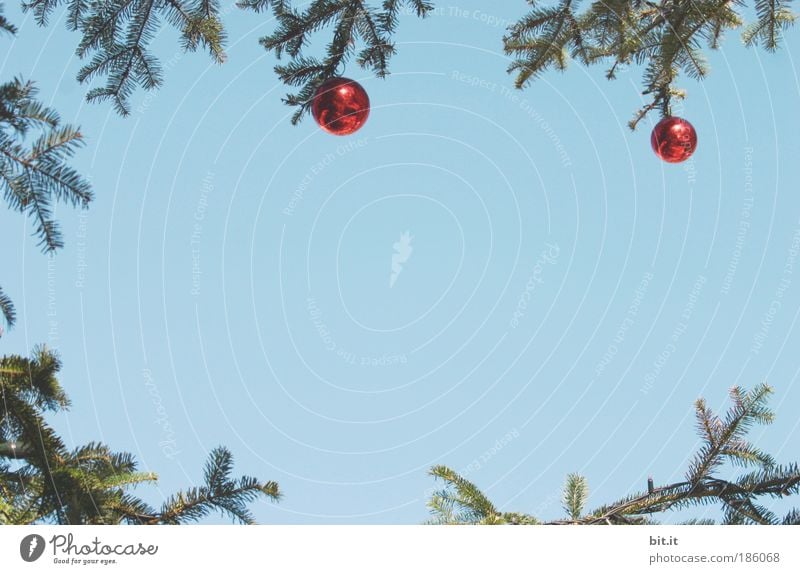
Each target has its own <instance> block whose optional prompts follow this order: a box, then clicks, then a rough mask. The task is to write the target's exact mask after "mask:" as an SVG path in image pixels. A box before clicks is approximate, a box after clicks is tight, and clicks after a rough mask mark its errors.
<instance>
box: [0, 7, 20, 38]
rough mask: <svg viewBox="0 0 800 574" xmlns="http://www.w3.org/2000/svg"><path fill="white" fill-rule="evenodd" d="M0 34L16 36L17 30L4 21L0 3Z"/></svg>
mask: <svg viewBox="0 0 800 574" xmlns="http://www.w3.org/2000/svg"><path fill="white" fill-rule="evenodd" d="M0 32H6V33H8V34H16V33H17V29H16V27H14V25H13V24H11V22H9V21H8V20H6V18H5V16H3V4H2V3H0Z"/></svg>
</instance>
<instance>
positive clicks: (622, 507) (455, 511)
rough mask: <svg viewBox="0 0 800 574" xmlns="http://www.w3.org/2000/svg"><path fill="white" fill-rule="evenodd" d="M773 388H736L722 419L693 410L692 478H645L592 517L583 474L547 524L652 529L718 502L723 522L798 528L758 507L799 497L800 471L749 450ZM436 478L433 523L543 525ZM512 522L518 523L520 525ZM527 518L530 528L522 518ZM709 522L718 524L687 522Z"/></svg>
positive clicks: (449, 476)
mask: <svg viewBox="0 0 800 574" xmlns="http://www.w3.org/2000/svg"><path fill="white" fill-rule="evenodd" d="M771 393H772V389H771V388H770V387H769V386H767V385H766V384H761V385H758V386H757V387H755V388H754V389H753V390H751V391H749V392H746V391H744V390H743V389H741V388H739V387H734V388H733V389H731V392H730V396H731V400H732V402H733V405H732V406H731V407H730V408H729V409H728V411H727V412H726V414H725V416H724V417H722V418H720V417H718V416H716V415H715V414H714V413H713V412H711V410H710V409H708V407H707V406H706V403H705V401H704V400H703V399H699V400H698V401H697V402H696V404H695V415H696V420H697V423H696V424H697V430H698V433H699V434H700V437H701V438H702V439H703V445H702V446H701V448H700V450H699V452H698V453H697V455H696V456H695V458H694V460H693V462H692V463H691V465H690V469H689V472H688V473H687V479H686V480H684V481H681V482H676V483H673V484H668V485H665V486H660V487H656V486H655V485H654V484H653V480H652V478H650V479H648V485H647V490H646V491H645V492H640V493H634V494H631V495H628V496H625V497H623V498H621V499H619V500H617V501H615V502H613V503H611V504H607V505H603V506H601V507H599V508H597V509H596V510H594V511H593V512H591V513H589V514H588V515H585V516H584V515H583V506H584V503H585V500H586V498H587V496H588V489H587V487H586V480H585V479H584V478H583V477H581V476H578V475H574V474H571V475H569V476H568V477H567V484H566V487H565V489H564V495H563V503H564V510H565V512H566V513H567V515H568V517H567V518H566V519H559V520H553V521H549V522H545V524H587V525H588V524H651V523H653V520H652V519H651V518H650V517H651V516H652V515H654V514H658V513H663V512H666V511H668V510H672V509H680V508H686V507H691V506H697V505H707V504H719V505H721V507H722V510H723V518H724V520H723V522H724V523H725V524H778V523H781V522H783V523H784V524H794V523H797V522H798V520H800V514H798V511H797V510H794V511H792V512H790V513H789V514H788V515H787V516H785V517H784V518H783V519H779V518H778V517H777V516H776V515H775V513H774V512H772V511H771V510H770V509H769V508H767V507H766V506H764V505H763V504H761V503H759V499H760V498H761V497H764V496H766V497H772V498H782V497H785V496H791V495H797V494H800V466H798V465H797V464H796V463H792V464H789V465H778V464H776V463H775V461H774V460H773V459H772V457H771V456H769V455H767V454H766V453H762V452H761V451H759V450H758V449H756V448H754V447H752V446H751V445H750V444H749V443H748V442H747V441H746V440H745V435H746V434H747V432H748V430H749V429H750V428H751V426H752V424H754V423H759V424H769V423H770V422H771V421H772V419H773V413H772V411H771V410H770V409H769V408H768V407H767V406H766V401H767V399H768V397H769V395H770V394H771ZM726 461H727V462H730V463H732V464H734V465H735V464H740V465H751V466H752V465H754V466H756V467H757V468H756V469H755V470H752V471H751V472H749V473H747V474H744V475H741V476H739V477H738V478H736V479H735V480H727V479H723V478H719V477H718V476H715V474H714V472H715V471H716V470H718V469H719V468H720V467H721V465H722V464H723V462H726ZM431 474H432V475H434V476H435V477H437V478H440V479H442V480H444V481H445V483H446V484H445V488H444V489H443V490H440V491H437V492H435V493H434V494H433V496H431V498H430V501H429V502H428V508H429V509H430V511H431V513H432V515H433V519H432V520H431V522H432V523H436V524H518V523H538V522H536V521H535V519H534V518H533V517H531V516H530V515H524V514H523V515H512V514H511V513H498V512H497V511H496V510H495V508H494V506H492V504H491V502H490V501H489V500H488V499H487V498H486V497H485V495H483V493H481V492H480V490H478V488H477V487H476V486H475V485H474V484H472V483H470V482H468V481H467V480H465V479H464V478H463V477H460V476H459V475H458V474H456V473H455V472H453V471H452V470H450V469H448V468H446V467H434V468H433V469H432V470H431ZM512 516H517V517H521V518H522V520H523V522H520V521H519V518H518V519H517V521H515V520H514V519H513V518H512ZM527 519H530V522H524V520H527ZM690 523H692V524H709V523H713V521H708V520H700V521H690Z"/></svg>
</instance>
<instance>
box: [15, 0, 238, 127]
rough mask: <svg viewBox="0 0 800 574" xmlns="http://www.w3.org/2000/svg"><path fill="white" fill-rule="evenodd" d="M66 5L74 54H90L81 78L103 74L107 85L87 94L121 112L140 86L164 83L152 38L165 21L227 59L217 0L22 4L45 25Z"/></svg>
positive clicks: (189, 42)
mask: <svg viewBox="0 0 800 574" xmlns="http://www.w3.org/2000/svg"><path fill="white" fill-rule="evenodd" d="M62 5H66V6H67V18H66V26H67V28H68V29H69V30H73V31H78V32H80V34H81V39H80V41H79V43H78V47H77V49H76V54H77V55H78V56H79V57H80V58H81V59H88V60H89V61H88V63H87V64H86V65H84V66H83V67H82V68H81V70H80V71H79V73H78V81H79V82H81V83H86V82H89V81H90V80H92V79H93V78H95V77H98V76H99V77H102V78H104V79H105V85H104V86H102V87H97V88H93V89H91V90H90V91H89V92H88V93H87V100H88V101H93V102H100V101H105V100H111V101H112V104H113V107H114V109H115V110H116V111H117V112H118V113H119V114H120V115H128V114H129V113H130V103H129V100H130V97H131V95H132V94H133V92H134V91H135V90H136V89H137V88H141V89H144V90H154V89H156V88H158V87H159V86H161V84H162V83H163V75H162V70H161V64H160V62H159V60H158V58H156V57H155V56H154V55H153V54H152V53H151V51H150V44H151V42H152V40H153V38H155V36H156V34H157V33H158V32H159V31H160V30H161V28H162V27H163V26H164V25H165V24H166V25H169V26H171V27H172V28H174V29H175V30H177V31H178V33H179V34H180V43H181V46H182V48H183V49H184V51H186V52H195V51H197V50H198V49H200V48H204V49H205V50H206V51H207V52H208V53H209V55H210V56H211V58H212V59H213V60H214V61H215V62H217V63H222V62H224V60H225V51H224V45H225V42H226V40H227V36H226V32H225V28H224V26H223V23H222V10H221V7H220V2H219V0H109V1H107V2H90V1H89V0H27V1H24V2H23V10H25V11H29V12H32V13H33V14H34V17H35V19H36V22H37V23H38V24H39V25H41V26H46V25H48V23H49V17H50V16H51V15H52V13H53V11H54V10H56V9H57V8H59V7H60V6H62Z"/></svg>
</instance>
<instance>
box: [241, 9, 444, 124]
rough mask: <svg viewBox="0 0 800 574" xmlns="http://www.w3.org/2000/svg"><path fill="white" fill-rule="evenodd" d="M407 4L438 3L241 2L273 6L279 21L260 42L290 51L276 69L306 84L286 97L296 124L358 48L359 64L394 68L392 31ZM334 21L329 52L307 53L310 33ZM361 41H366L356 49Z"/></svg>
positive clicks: (382, 72)
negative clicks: (293, 109)
mask: <svg viewBox="0 0 800 574" xmlns="http://www.w3.org/2000/svg"><path fill="white" fill-rule="evenodd" d="M403 5H409V6H411V8H412V9H413V10H414V12H415V13H416V15H417V16H418V17H422V18H424V17H425V16H427V15H428V14H429V12H430V11H431V10H432V9H433V5H432V4H431V3H430V2H427V1H424V0H384V2H383V5H382V7H381V9H380V10H379V9H377V8H375V7H371V6H369V5H367V3H366V2H365V1H364V0H313V1H312V2H311V3H310V4H309V5H308V7H307V8H306V9H305V10H303V11H300V10H297V9H296V8H293V7H292V3H291V2H289V1H288V0H286V1H280V2H269V1H265V0H245V1H243V2H240V3H239V6H240V7H242V8H246V9H250V10H253V11H255V12H261V11H265V10H267V9H268V8H271V9H272V10H273V13H274V15H275V18H276V19H277V22H278V27H277V29H276V30H275V31H274V32H273V33H272V34H270V35H268V36H265V37H263V38H261V39H260V40H259V42H260V44H261V45H262V46H264V48H265V49H266V50H267V51H269V52H273V53H274V54H275V57H276V58H277V59H281V58H282V56H283V55H284V54H286V55H287V56H288V57H289V58H290V61H289V63H288V64H285V65H276V66H275V73H276V74H277V75H278V77H279V78H280V79H281V81H282V82H283V83H285V84H286V85H289V86H295V87H299V88H300V89H299V91H297V92H295V93H290V94H287V95H286V97H284V98H283V101H284V103H286V104H287V105H289V106H294V107H297V108H298V110H297V111H296V112H295V114H294V115H293V116H292V123H294V124H296V123H298V122H299V121H300V119H301V118H302V117H303V116H304V115H305V114H306V113H307V112H308V111H310V109H311V99H312V98H313V96H314V94H315V92H316V90H317V88H318V87H319V86H320V85H321V84H322V83H323V82H325V81H326V80H328V79H330V78H332V77H334V76H337V75H340V74H341V73H342V71H343V68H344V67H345V66H346V65H347V63H348V61H349V60H350V58H351V57H352V56H353V55H354V54H357V56H356V65H358V66H359V67H361V68H363V69H370V70H372V72H373V73H374V74H375V75H376V76H378V77H381V78H382V77H385V76H386V75H387V74H388V73H389V59H390V58H391V56H392V55H394V53H395V49H394V44H393V43H392V41H391V36H392V35H393V34H394V32H395V31H396V27H397V21H398V15H399V11H400V9H401V7H402V6H403ZM328 27H332V28H333V37H332V39H331V41H330V42H329V43H328V45H327V48H326V55H325V58H324V59H322V60H319V59H317V58H314V57H310V56H306V55H304V53H303V49H304V48H305V47H306V46H307V44H308V43H309V42H308V38H309V36H310V35H312V34H314V33H317V32H320V31H321V30H323V29H325V28H328ZM358 44H363V45H364V47H363V48H361V49H360V50H358V51H356V46H357V45H358Z"/></svg>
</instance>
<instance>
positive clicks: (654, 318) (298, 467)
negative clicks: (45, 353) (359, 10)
mask: <svg viewBox="0 0 800 574" xmlns="http://www.w3.org/2000/svg"><path fill="white" fill-rule="evenodd" d="M437 4H438V6H439V9H438V10H437V12H436V13H435V14H434V15H433V16H432V17H430V18H429V19H427V20H426V21H418V20H416V19H415V18H413V17H411V16H405V17H403V18H402V19H401V22H400V28H399V33H398V35H397V37H396V40H397V49H398V54H397V56H396V57H395V58H394V59H393V60H392V65H391V70H392V72H393V73H392V75H391V76H389V77H388V78H387V79H386V80H378V79H375V78H372V77H370V76H369V75H368V74H366V73H364V72H363V71H362V70H359V69H357V68H356V67H355V66H351V67H349V68H348V69H347V71H346V73H347V75H348V76H350V77H353V78H355V79H358V80H359V81H361V82H362V84H363V85H364V87H365V88H366V89H367V90H368V92H369V94H370V98H371V101H372V105H373V107H372V113H371V116H370V119H369V121H368V123H367V125H366V126H365V127H364V128H363V129H362V130H361V131H360V132H358V133H357V134H355V135H353V136H350V137H348V138H336V137H333V136H330V135H328V134H326V133H324V132H322V131H321V130H319V129H317V128H316V126H315V125H314V124H313V121H311V119H310V118H307V119H306V120H305V121H303V122H302V123H301V124H300V125H299V126H292V125H291V124H290V122H289V118H290V115H291V113H292V110H291V109H289V108H287V107H286V106H284V105H283V104H282V103H281V102H280V97H281V96H282V95H283V94H284V93H285V89H284V87H283V86H282V85H281V84H280V83H279V82H278V80H277V78H276V77H275V75H274V73H273V71H272V66H273V65H274V63H275V62H274V59H273V57H272V56H271V55H269V54H267V53H266V52H265V51H264V50H263V49H262V48H261V47H260V46H259V45H258V42H257V39H258V38H259V37H260V36H263V35H265V34H266V33H268V32H269V30H271V29H272V23H271V19H270V17H264V16H263V15H253V14H249V13H241V12H239V11H238V10H230V11H228V13H227V14H226V25H227V26H228V28H229V35H230V38H231V40H230V42H229V47H228V56H229V58H228V61H227V62H226V63H225V64H224V65H223V66H217V65H213V64H211V63H210V61H209V59H208V58H207V57H206V56H204V55H202V54H188V55H184V54H182V53H181V51H180V50H179V48H178V45H177V41H176V38H175V34H174V33H172V32H171V31H164V32H163V33H162V34H160V35H159V37H158V38H157V39H156V42H155V44H156V45H157V48H158V54H159V55H160V56H161V58H162V61H163V62H164V64H165V68H166V70H165V71H166V83H165V85H164V87H163V89H161V90H160V91H158V92H154V93H150V94H144V93H137V94H136V96H135V98H134V100H133V112H132V114H131V116H130V117H127V118H120V117H118V116H116V115H115V113H114V112H113V111H112V110H111V108H110V106H108V105H87V104H86V103H85V102H84V101H83V94H84V92H85V87H82V86H79V85H77V83H76V82H75V80H74V77H75V74H76V72H77V70H78V69H79V67H80V62H79V61H78V60H77V58H76V57H75V56H74V55H73V54H74V47H75V45H76V43H77V37H76V36H75V35H74V34H71V33H69V32H67V31H65V30H64V29H63V14H62V13H58V15H57V16H56V17H54V18H53V19H52V25H51V27H49V28H47V29H37V27H36V26H35V24H34V23H33V21H32V19H31V18H30V17H29V16H23V15H22V14H20V12H19V9H18V6H15V5H7V6H6V12H7V14H8V16H9V17H10V18H11V19H12V21H14V22H15V23H17V24H18V25H19V27H20V32H19V34H18V37H17V38H16V39H8V38H3V39H2V43H3V50H2V52H0V70H2V78H3V79H4V80H8V79H10V78H11V77H13V76H14V75H21V76H23V77H25V78H31V79H34V80H36V82H37V83H38V85H39V87H40V88H41V98H42V99H43V100H44V101H45V102H47V103H49V104H51V105H53V106H54V107H56V108H57V109H58V110H59V111H60V112H61V114H62V117H63V118H64V120H65V121H68V122H71V123H74V124H79V125H80V126H81V128H82V131H83V133H85V134H86V142H87V145H86V147H85V148H84V149H83V150H81V152H80V153H79V154H78V155H77V157H76V158H75V162H74V163H75V165H76V166H77V167H78V168H80V169H81V171H82V172H83V173H85V174H87V175H88V176H89V177H91V180H92V183H93V185H94V189H95V192H96V196H97V197H96V201H95V202H94V203H93V204H92V206H91V208H90V210H89V211H87V212H83V213H80V212H76V211H73V210H71V209H69V208H64V207H62V208H59V210H58V216H59V219H60V220H61V222H62V224H63V229H64V235H65V239H66V248H65V249H63V250H62V251H60V252H59V253H58V254H57V256H56V257H55V258H52V259H51V258H48V257H47V256H45V255H42V254H41V253H39V252H38V251H37V248H36V242H35V240H34V239H33V238H31V237H30V235H31V231H32V228H31V225H30V222H29V221H27V220H25V219H24V218H22V217H20V216H19V215H17V214H11V213H8V212H6V211H1V212H0V240H1V241H2V244H3V245H4V246H5V247H4V248H3V254H4V257H3V259H4V266H3V267H4V273H3V277H2V285H3V288H4V290H5V291H6V292H7V293H8V294H9V295H10V296H11V297H12V298H13V299H14V301H15V302H16V304H17V308H18V312H19V315H20V317H19V322H18V325H17V327H16V328H15V329H14V330H13V331H12V332H10V333H8V334H6V335H5V336H4V337H3V339H2V352H3V353H12V352H16V353H22V354H26V353H27V352H28V350H29V349H30V348H31V347H32V346H33V345H34V344H37V343H47V344H49V345H50V346H52V347H54V348H56V349H57V350H58V351H59V352H60V354H61V356H62V359H63V361H64V368H63V372H62V377H61V378H62V382H63V384H64V386H65V387H66V389H67V391H68V393H69V395H70V396H71V398H72V400H73V404H74V406H73V407H72V409H71V410H70V411H69V412H67V413H65V414H63V415H58V416H56V417H55V419H54V424H56V426H57V427H58V428H59V429H60V430H62V431H63V432H64V434H65V436H66V437H67V440H68V442H69V443H71V444H74V445H78V444H82V443H85V442H88V441H90V440H94V439H102V440H103V441H106V442H108V443H109V444H111V445H112V447H114V448H115V449H119V450H128V451H131V452H133V453H134V454H136V456H137V457H138V458H139V459H140V460H141V461H142V465H143V467H144V468H146V469H148V470H153V471H156V472H158V473H159V475H160V478H161V480H160V483H159V489H156V490H152V491H149V492H147V493H146V494H145V495H146V497H147V498H148V499H150V500H152V501H158V500H160V499H161V498H162V497H163V496H165V495H167V494H169V493H170V492H171V491H173V490H175V489H177V488H180V487H182V486H185V485H187V484H191V483H192V482H194V481H197V480H199V478H200V469H201V466H202V464H203V462H204V459H205V457H206V454H207V452H208V451H209V450H210V449H211V448H213V447H214V446H216V445H218V444H224V445H227V446H229V447H230V448H231V449H232V450H233V452H234V454H235V456H236V462H237V470H238V471H239V472H241V473H247V474H251V475H257V476H259V477H261V478H264V479H272V480H277V481H278V482H279V483H280V485H281V487H282V489H283V491H284V493H285V498H284V500H283V501H282V502H281V503H280V504H278V505H274V504H268V503H264V504H259V505H256V507H255V509H254V510H255V513H256V516H257V518H258V520H259V521H261V522H270V523H418V522H421V521H423V520H425V519H426V517H427V511H426V509H425V506H424V501H425V498H426V497H427V495H428V494H429V492H430V489H431V488H432V487H434V486H435V485H434V483H433V481H432V480H431V479H430V478H429V477H428V476H427V475H426V471H427V469H428V468H429V467H430V466H431V465H433V464H438V463H443V464H447V465H449V466H452V467H453V468H455V469H457V470H461V471H463V472H464V474H466V475H467V477H468V478H469V479H470V480H473V481H474V482H476V483H477V484H478V485H479V486H481V487H482V488H484V489H485V491H486V492H487V493H488V494H489V495H490V496H491V498H492V499H493V500H494V501H496V503H497V505H498V506H500V507H501V508H503V509H506V510H518V511H527V512H532V513H535V514H537V515H539V516H541V517H543V518H554V517H558V516H560V512H561V511H560V503H559V501H558V496H559V489H560V487H561V485H562V483H563V480H564V477H565V475H566V474H567V473H569V472H580V473H582V474H584V475H586V476H587V477H588V479H589V484H590V487H591V489H592V495H591V500H590V505H594V504H601V503H603V502H607V501H609V500H610V499H612V498H615V497H617V496H621V495H624V494H625V493H627V492H630V491H631V490H635V489H641V488H644V487H645V485H646V478H647V476H648V475H650V474H651V475H653V476H654V477H655V479H656V482H660V483H666V482H667V481H670V480H674V479H677V478H678V477H679V476H681V474H682V473H683V472H684V470H685V468H686V463H687V460H686V459H687V456H688V455H689V454H690V453H691V452H692V449H693V447H694V446H695V445H696V442H695V441H696V439H695V434H694V430H693V420H692V403H693V401H694V400H695V399H696V398H697V397H699V396H705V397H707V398H708V401H709V403H710V405H711V406H712V407H715V408H722V407H723V406H724V404H725V399H726V393H727V389H728V388H729V387H730V386H732V385H735V384H738V385H744V386H753V385H755V384H757V383H758V382H761V381H764V380H766V381H768V382H770V383H771V384H772V385H773V386H774V387H775V390H776V393H775V396H774V399H773V402H772V406H773V407H774V408H775V410H776V411H777V420H776V423H775V424H774V425H772V426H771V427H768V428H766V429H761V428H759V429H756V430H755V431H754V433H753V438H754V440H756V441H757V443H758V444H759V445H760V446H762V447H763V448H765V449H767V450H769V451H771V452H772V453H773V454H774V455H775V456H776V457H777V458H778V459H779V460H782V461H792V460H797V459H799V458H800V451H798V448H797V445H798V444H800V441H799V440H798V439H799V438H800V421H798V418H797V405H798V402H799V401H800V386H799V385H798V384H797V377H798V369H800V361H798V358H797V357H798V355H797V352H796V349H797V347H798V342H800V341H799V339H800V331H798V329H797V328H796V322H797V319H798V313H800V276H798V272H797V271H796V269H797V266H798V265H800V261H798V259H796V258H797V256H798V248H800V196H798V192H797V184H796V182H797V181H798V175H800V163H798V162H797V161H796V158H797V157H798V155H799V154H800V144H799V143H798V138H797V133H798V127H800V125H798V124H799V123H800V115H798V114H797V111H796V110H797V104H798V92H799V91H800V90H799V84H798V79H797V74H796V65H795V62H794V58H795V55H796V54H797V53H798V51H797V50H798V46H800V44H799V43H798V38H797V34H796V33H795V32H789V33H788V35H787V38H786V45H785V48H784V49H783V50H781V51H779V52H778V53H776V54H765V53H764V52H762V51H759V50H751V49H745V48H744V47H743V46H741V42H740V41H739V38H738V36H737V34H735V33H731V34H728V38H727V41H726V42H725V43H724V46H723V49H722V50H720V51H718V52H716V53H712V54H710V63H711V67H712V73H711V75H710V76H709V78H708V79H707V80H706V81H704V82H703V83H702V84H700V83H696V82H694V81H691V80H687V79H684V80H683V81H681V83H680V85H681V86H682V87H685V88H687V89H688V92H689V97H688V99H687V100H686V101H685V102H684V103H682V104H681V106H682V108H681V109H680V115H682V116H683V117H685V118H687V119H689V120H690V121H691V122H692V123H693V124H694V126H695V127H696V129H697V131H698V134H699V147H698V150H697V152H696V154H695V155H694V157H693V158H692V160H691V161H690V162H687V163H686V164H681V165H668V164H664V163H661V162H660V161H659V160H658V159H657V158H656V157H655V156H654V155H653V153H652V151H651V150H650V144H649V131H650V127H651V126H652V122H653V121H655V120H657V118H656V117H652V118H649V119H648V121H646V122H643V123H642V125H641V127H640V128H639V129H638V130H637V131H636V132H630V131H629V130H628V128H627V127H626V123H627V121H628V119H629V118H630V117H631V115H632V114H633V112H634V110H635V109H637V107H638V106H639V105H640V104H641V102H642V100H641V97H642V96H641V95H640V91H641V90H640V84H639V82H640V70H637V69H635V68H631V69H628V70H625V71H623V72H622V73H621V74H620V75H619V79H618V80H616V81H614V82H608V81H606V80H605V79H604V77H603V71H604V70H603V69H602V68H593V69H585V68H583V67H582V66H580V65H577V64H573V65H571V66H570V69H569V70H568V72H567V73H566V74H557V73H548V74H545V75H544V76H543V77H542V78H541V79H539V80H538V81H537V82H536V83H534V84H533V85H532V86H531V87H530V88H529V89H527V90H525V91H523V92H519V91H515V90H513V89H512V78H511V77H509V76H508V75H507V74H506V72H505V69H506V66H507V65H508V59H507V58H506V56H504V55H503V54H502V50H501V46H502V43H501V38H502V35H503V32H504V26H505V25H506V24H507V23H509V22H512V21H514V20H516V19H517V18H518V17H519V16H520V15H521V14H522V13H523V12H524V10H525V8H526V6H525V3H523V2H521V1H519V2H503V3H495V4H496V5H493V6H492V7H491V8H487V7H486V3H485V2H478V1H477V0H475V1H471V0H462V1H461V2H452V3H447V4H444V3H437ZM226 5H227V3H226ZM406 232H407V233H408V236H409V237H410V242H409V241H408V240H402V239H401V238H402V237H403V235H404V234H405V233H406ZM403 241H405V244H406V245H410V247H411V251H410V253H406V255H407V257H406V258H405V261H403V262H400V263H399V265H400V272H399V273H397V274H396V277H395V278H394V281H393V282H392V274H393V271H392V263H393V259H392V257H393V255H394V254H395V253H396V251H395V248H394V246H395V244H396V243H398V242H400V243H402V242H403ZM709 512H710V511H709Z"/></svg>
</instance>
